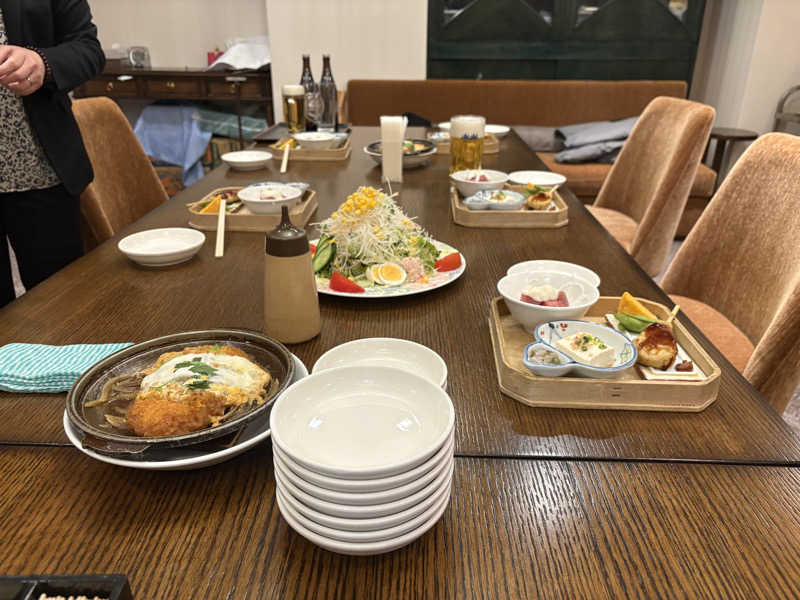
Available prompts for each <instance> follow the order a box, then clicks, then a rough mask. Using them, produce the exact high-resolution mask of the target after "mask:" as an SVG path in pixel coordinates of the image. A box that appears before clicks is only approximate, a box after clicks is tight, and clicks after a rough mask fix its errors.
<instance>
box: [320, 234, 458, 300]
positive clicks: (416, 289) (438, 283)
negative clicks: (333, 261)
mask: <svg viewBox="0 0 800 600" xmlns="http://www.w3.org/2000/svg"><path fill="white" fill-rule="evenodd" d="M431 241H432V242H433V245H434V246H436V248H437V249H438V250H440V251H441V250H449V251H455V252H458V250H456V249H455V248H453V247H452V246H448V245H447V244H445V243H442V242H437V241H436V240H431ZM311 243H312V244H314V245H316V244H317V243H319V239H316V240H311ZM459 254H461V253H460V252H459ZM466 268H467V259H466V258H465V257H464V255H463V254H461V266H460V267H458V268H457V269H454V270H452V271H445V272H443V273H440V272H438V271H434V272H433V274H432V275H430V276H429V277H428V281H427V282H426V283H419V282H416V283H411V282H406V283H404V284H403V285H395V286H385V285H376V286H374V287H368V288H365V289H364V291H363V292H357V293H353V292H337V291H335V290H332V289H331V288H330V286H329V285H328V284H329V281H328V280H327V279H324V278H322V277H317V291H318V292H319V293H320V294H327V295H329V296H343V297H345V298H397V297H399V296H411V295H413V294H422V293H425V292H430V291H431V290H435V289H437V288H440V287H443V286H445V285H447V284H448V283H453V282H454V281H455V280H456V279H458V278H459V277H461V275H463V274H464V271H465V270H466Z"/></svg>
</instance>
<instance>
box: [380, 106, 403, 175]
mask: <svg viewBox="0 0 800 600" xmlns="http://www.w3.org/2000/svg"><path fill="white" fill-rule="evenodd" d="M407 125H408V119H407V118H406V117H388V116H382V117H381V170H382V177H381V181H390V182H395V181H397V182H402V181H403V140H404V139H405V137H406V126H407Z"/></svg>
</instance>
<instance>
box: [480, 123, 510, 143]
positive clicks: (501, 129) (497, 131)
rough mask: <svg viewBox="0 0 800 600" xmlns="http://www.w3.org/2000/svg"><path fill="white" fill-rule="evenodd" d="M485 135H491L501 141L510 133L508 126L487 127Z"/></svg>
mask: <svg viewBox="0 0 800 600" xmlns="http://www.w3.org/2000/svg"><path fill="white" fill-rule="evenodd" d="M485 131H486V133H491V134H492V135H493V136H494V137H496V138H497V139H498V140H502V139H503V138H504V137H506V136H507V135H508V132H509V131H511V127H509V126H508V125H487V126H486V128H485Z"/></svg>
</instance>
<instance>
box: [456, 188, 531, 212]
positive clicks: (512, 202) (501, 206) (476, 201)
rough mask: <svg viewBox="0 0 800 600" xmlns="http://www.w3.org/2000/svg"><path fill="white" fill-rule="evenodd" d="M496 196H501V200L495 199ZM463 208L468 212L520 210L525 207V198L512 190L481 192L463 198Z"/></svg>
mask: <svg viewBox="0 0 800 600" xmlns="http://www.w3.org/2000/svg"><path fill="white" fill-rule="evenodd" d="M498 194H502V196H503V199H502V200H498V199H497V195H498ZM464 206H466V207H467V208H469V209H470V210H520V209H521V208H522V207H523V206H525V196H523V195H522V194H520V193H519V192H514V191H512V190H483V191H480V192H478V193H476V194H473V195H472V196H470V197H469V198H464ZM481 206H482V207H483V208H478V207H481Z"/></svg>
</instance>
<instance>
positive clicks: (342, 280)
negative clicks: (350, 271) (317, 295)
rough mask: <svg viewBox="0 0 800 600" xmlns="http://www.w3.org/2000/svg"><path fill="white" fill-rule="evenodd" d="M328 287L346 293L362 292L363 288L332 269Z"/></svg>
mask: <svg viewBox="0 0 800 600" xmlns="http://www.w3.org/2000/svg"><path fill="white" fill-rule="evenodd" d="M330 288H331V289H332V290H333V291H334V292H347V293H348V294H363V293H364V288H362V287H361V286H360V285H358V284H357V283H356V282H354V281H350V280H349V279H348V278H347V277H345V276H344V275H342V274H341V273H339V271H334V272H333V275H331V282H330Z"/></svg>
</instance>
